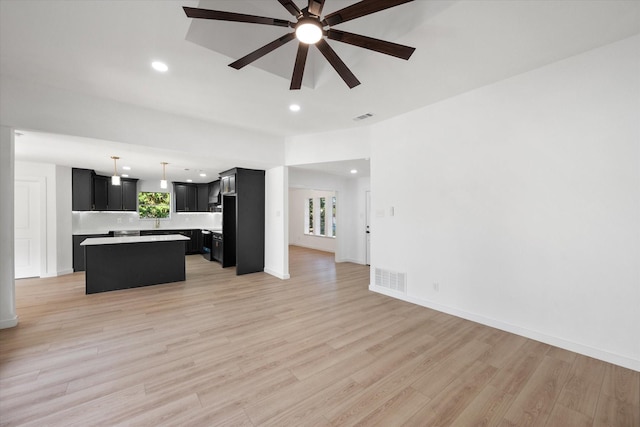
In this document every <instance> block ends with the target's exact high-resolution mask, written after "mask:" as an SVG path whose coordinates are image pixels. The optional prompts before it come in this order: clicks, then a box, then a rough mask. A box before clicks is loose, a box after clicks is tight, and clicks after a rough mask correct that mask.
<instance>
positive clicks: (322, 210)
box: [320, 197, 326, 236]
mask: <svg viewBox="0 0 640 427" xmlns="http://www.w3.org/2000/svg"><path fill="white" fill-rule="evenodd" d="M325 204H326V203H325V198H324V197H320V235H321V236H324V235H325V232H324V231H325Z"/></svg>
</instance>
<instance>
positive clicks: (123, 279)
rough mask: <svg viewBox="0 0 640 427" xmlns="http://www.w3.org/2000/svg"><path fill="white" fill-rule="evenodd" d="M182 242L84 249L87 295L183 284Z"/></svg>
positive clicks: (142, 243)
mask: <svg viewBox="0 0 640 427" xmlns="http://www.w3.org/2000/svg"><path fill="white" fill-rule="evenodd" d="M184 245H185V243H184V241H183V240H178V241H167V242H139V243H123V244H111V245H91V246H85V247H84V248H85V263H86V276H85V281H86V293H87V294H95V293H98V292H107V291H115V290H118V289H129V288H137V287H140V286H149V285H157V284H160V283H170V282H180V281H183V280H185V277H186V275H185V258H184V250H185V247H184Z"/></svg>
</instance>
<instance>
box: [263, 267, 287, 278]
mask: <svg viewBox="0 0 640 427" xmlns="http://www.w3.org/2000/svg"><path fill="white" fill-rule="evenodd" d="M264 272H265V273H267V274H270V275H272V276H275V277H277V278H278V279H282V280H287V279H290V278H291V276H290V275H289V273H287V274H283V273H282V272H279V271H275V270H271V269H270V268H265V269H264Z"/></svg>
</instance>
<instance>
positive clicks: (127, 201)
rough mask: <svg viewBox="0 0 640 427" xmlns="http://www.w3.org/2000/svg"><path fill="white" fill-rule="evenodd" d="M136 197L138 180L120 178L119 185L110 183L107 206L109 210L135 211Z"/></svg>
mask: <svg viewBox="0 0 640 427" xmlns="http://www.w3.org/2000/svg"><path fill="white" fill-rule="evenodd" d="M137 198H138V180H137V179H129V178H121V179H120V185H111V184H110V183H109V190H108V199H107V200H108V204H107V205H108V208H107V210H110V211H134V212H135V211H136V208H137Z"/></svg>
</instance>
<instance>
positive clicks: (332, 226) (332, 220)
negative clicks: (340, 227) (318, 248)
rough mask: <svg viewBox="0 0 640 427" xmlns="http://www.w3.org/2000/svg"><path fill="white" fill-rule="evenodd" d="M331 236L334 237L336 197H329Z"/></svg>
mask: <svg viewBox="0 0 640 427" xmlns="http://www.w3.org/2000/svg"><path fill="white" fill-rule="evenodd" d="M331 237H336V198H335V196H334V197H332V198H331Z"/></svg>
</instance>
